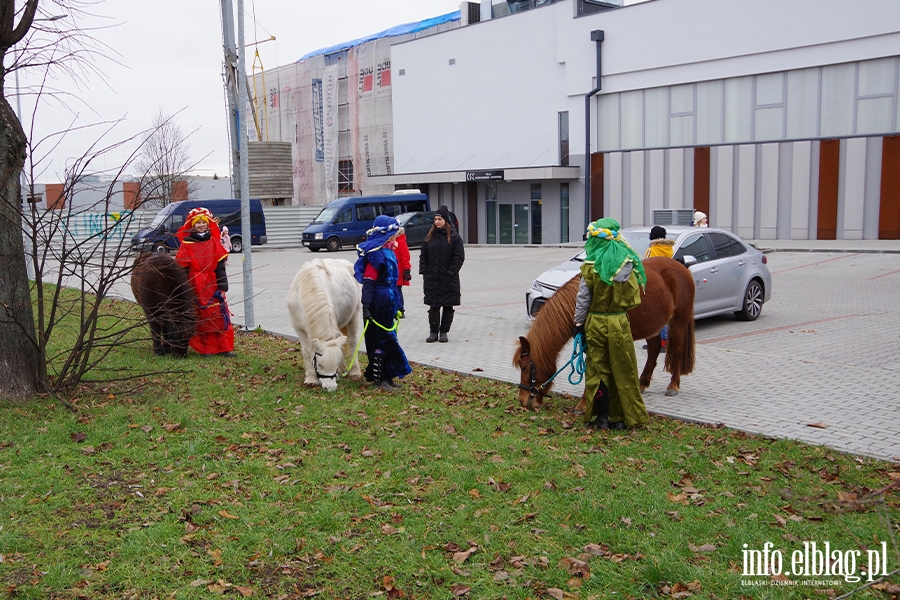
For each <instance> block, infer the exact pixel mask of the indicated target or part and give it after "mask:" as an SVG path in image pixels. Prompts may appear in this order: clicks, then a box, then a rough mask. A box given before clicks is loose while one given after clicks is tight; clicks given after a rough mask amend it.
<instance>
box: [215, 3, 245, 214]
mask: <svg viewBox="0 0 900 600" xmlns="http://www.w3.org/2000/svg"><path fill="white" fill-rule="evenodd" d="M220 6H221V8H222V48H223V50H224V52H225V92H226V95H227V97H228V134H229V135H228V137H229V141H230V142H231V194H232V196H231V197H232V198H239V197H240V195H241V173H240V171H241V169H240V164H241V147H240V141H239V138H238V115H239V114H240V109H239V108H238V80H239V77H238V74H237V70H238V57H237V54H236V52H235V47H236V44H235V41H234V11H233V10H232V4H231V0H221V2H220Z"/></svg>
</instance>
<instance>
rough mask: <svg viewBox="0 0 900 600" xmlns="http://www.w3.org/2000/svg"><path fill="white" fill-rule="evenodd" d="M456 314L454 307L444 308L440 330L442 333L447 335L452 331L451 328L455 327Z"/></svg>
mask: <svg viewBox="0 0 900 600" xmlns="http://www.w3.org/2000/svg"><path fill="white" fill-rule="evenodd" d="M455 313H456V311H455V310H453V307H452V306H445V307H444V308H443V314H442V315H441V326H440V327H439V328H438V329H439V330H440V331H441V333H447V332H448V331H450V326H451V325H453V315H454V314H455Z"/></svg>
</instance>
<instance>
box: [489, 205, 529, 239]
mask: <svg viewBox="0 0 900 600" xmlns="http://www.w3.org/2000/svg"><path fill="white" fill-rule="evenodd" d="M529 212H530V211H529V209H528V204H527V203H522V204H498V205H497V217H498V218H497V223H498V224H499V225H500V235H499V242H500V243H501V244H527V243H529V233H528V213H529Z"/></svg>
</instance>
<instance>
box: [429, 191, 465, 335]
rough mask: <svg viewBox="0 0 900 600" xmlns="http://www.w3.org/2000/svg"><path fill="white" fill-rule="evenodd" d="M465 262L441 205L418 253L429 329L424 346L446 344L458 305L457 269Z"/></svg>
mask: <svg viewBox="0 0 900 600" xmlns="http://www.w3.org/2000/svg"><path fill="white" fill-rule="evenodd" d="M465 260H466V253H465V250H464V249H463V241H462V238H461V237H459V234H458V233H457V232H456V228H454V227H453V225H452V223H451V222H450V211H449V209H448V208H447V207H446V206H441V207H440V208H438V209H437V214H435V215H434V225H432V226H431V230H430V231H429V232H428V235H427V236H426V237H425V241H424V242H423V243H422V250H421V252H420V254H419V274H420V275H422V284H423V287H424V289H425V304H427V305H428V325H429V326H430V328H431V333H430V335H429V336H428V338H426V340H425V341H426V342H428V343H432V342H436V341H438V340H440V341H441V342H447V341H449V340H448V339H447V332H448V331H450V325H451V324H452V323H453V312H454V309H453V307H454V306H459V303H460V285H459V270H460V269H461V268H462V266H463V262H464V261H465Z"/></svg>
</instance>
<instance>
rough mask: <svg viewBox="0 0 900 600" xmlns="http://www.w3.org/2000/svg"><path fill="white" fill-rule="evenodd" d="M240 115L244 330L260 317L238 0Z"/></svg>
mask: <svg viewBox="0 0 900 600" xmlns="http://www.w3.org/2000/svg"><path fill="white" fill-rule="evenodd" d="M237 51H238V78H239V79H238V81H237V84H238V111H237V125H238V127H237V129H238V139H239V140H240V157H241V165H240V166H241V168H240V171H241V230H242V235H241V241H242V242H243V243H244V248H243V250H244V252H243V254H244V327H246V328H247V329H249V330H253V329H256V325H257V323H256V315H255V314H254V312H253V258H252V254H251V252H250V247H251V246H252V245H253V244H252V240H253V236H252V235H251V233H250V173H249V165H248V162H249V161H248V148H247V145H248V142H247V127H246V125H245V124H244V119H242V118H241V117H242V116H243V115H246V114H247V105H248V103H249V99H248V98H247V86H246V81H247V60H246V53H247V50H246V48H245V47H244V0H238V46H237Z"/></svg>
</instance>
